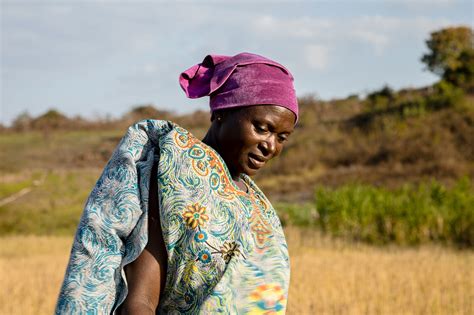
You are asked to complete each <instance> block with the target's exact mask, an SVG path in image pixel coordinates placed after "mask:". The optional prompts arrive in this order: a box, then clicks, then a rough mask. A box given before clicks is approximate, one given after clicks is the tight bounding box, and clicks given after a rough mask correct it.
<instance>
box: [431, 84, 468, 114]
mask: <svg viewBox="0 0 474 315" xmlns="http://www.w3.org/2000/svg"><path fill="white" fill-rule="evenodd" d="M433 90H434V92H433V93H432V94H431V95H429V96H428V97H427V98H426V102H427V107H428V108H429V109H434V110H437V109H441V108H445V107H452V106H454V105H455V104H456V103H458V102H459V101H460V100H461V98H462V97H463V95H464V92H463V90H462V89H461V88H459V87H456V86H455V85H453V84H452V83H449V82H448V81H445V80H441V81H440V82H438V83H436V84H435V85H434V86H433Z"/></svg>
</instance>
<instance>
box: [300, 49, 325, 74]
mask: <svg viewBox="0 0 474 315" xmlns="http://www.w3.org/2000/svg"><path fill="white" fill-rule="evenodd" d="M305 60H306V62H307V64H308V65H309V66H310V67H311V68H312V69H315V70H324V69H326V68H327V66H328V63H329V48H328V47H326V46H323V45H308V46H306V48H305Z"/></svg>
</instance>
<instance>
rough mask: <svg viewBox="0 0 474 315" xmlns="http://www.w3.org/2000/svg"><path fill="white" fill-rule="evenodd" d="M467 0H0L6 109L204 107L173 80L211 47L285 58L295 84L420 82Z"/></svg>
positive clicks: (353, 86) (1, 115)
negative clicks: (435, 39) (433, 40)
mask: <svg viewBox="0 0 474 315" xmlns="http://www.w3.org/2000/svg"><path fill="white" fill-rule="evenodd" d="M473 19H474V18H473V7H472V2H470V1H456V0H431V1H428V0H411V1H409V0H387V1H375V0H374V1H369V0H366V1H357V0H354V1H334V0H333V1H224V0H222V1H197V0H196V1H177V2H176V1H173V2H172V1H150V0H149V1H107V0H102V1H80V0H75V1H60V0H56V1H39V0H36V1H35V0H29V1H22V0H15V1H1V91H0V92H1V111H0V122H2V123H4V124H8V123H10V122H11V121H12V119H14V117H16V116H17V115H18V114H19V113H21V112H24V111H28V112H29V113H30V114H31V115H33V116H35V115H38V114H40V113H43V112H45V111H46V110H47V109H49V108H56V109H58V110H60V111H62V112H64V113H66V114H67V115H71V116H73V115H81V116H84V117H87V118H93V117H104V116H106V115H107V114H108V115H111V116H112V117H119V116H121V115H123V114H124V113H125V112H127V111H128V110H129V109H130V108H131V107H132V106H135V105H140V104H149V103H152V104H154V105H155V106H157V107H158V108H161V109H167V110H173V111H175V112H177V113H185V112H189V111H193V110H195V109H207V99H199V100H189V99H186V98H185V96H184V93H183V92H182V90H181V88H180V87H179V84H178V80H177V79H178V75H179V73H180V72H182V71H183V70H185V69H187V68H188V67H190V66H192V65H193V64H195V63H199V62H201V61H202V59H203V58H204V57H205V55H207V54H209V53H216V54H224V55H234V54H237V53H239V52H242V51H248V52H253V53H258V54H261V55H264V56H267V57H270V58H272V59H275V60H276V61H279V62H280V63H282V64H284V65H285V66H287V67H288V68H289V69H290V71H292V72H293V75H294V77H295V87H296V91H297V94H298V95H299V96H302V95H306V94H315V95H317V96H318V97H320V98H322V99H331V98H339V97H345V96H347V95H349V94H354V93H358V94H364V93H366V92H368V91H372V90H374V89H378V88H380V87H382V86H383V85H384V84H388V85H390V86H391V87H393V88H396V89H398V88H402V87H417V86H423V85H427V84H430V83H432V82H434V81H435V80H436V79H437V78H436V77H435V76H434V75H432V74H431V73H429V72H427V71H424V70H423V64H422V63H421V62H420V57H421V56H422V54H423V53H424V52H426V48H425V43H424V41H425V40H426V39H427V38H428V36H429V33H430V32H432V31H434V30H437V29H439V28H442V27H446V26H451V25H471V27H472V23H473Z"/></svg>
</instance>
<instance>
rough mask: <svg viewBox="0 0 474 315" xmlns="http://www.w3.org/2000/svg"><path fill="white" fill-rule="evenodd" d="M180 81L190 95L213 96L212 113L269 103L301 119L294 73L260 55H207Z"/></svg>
mask: <svg viewBox="0 0 474 315" xmlns="http://www.w3.org/2000/svg"><path fill="white" fill-rule="evenodd" d="M179 84H180V85H181V87H182V88H183V90H184V92H185V93H186V96H187V97H189V98H199V97H203V96H210V106H211V111H212V112H214V111H216V110H219V109H224V108H233V107H241V106H251V105H267V104H269V105H278V106H282V107H285V108H288V109H289V110H291V111H292V112H293V113H294V114H295V116H296V120H298V102H297V100H296V94H295V89H294V87H293V76H292V75H291V73H290V72H289V71H288V69H286V68H285V67H283V66H282V65H281V64H279V63H277V62H275V61H273V60H270V59H267V58H265V57H262V56H259V55H255V54H251V53H241V54H238V55H235V56H233V57H230V56H220V55H208V56H206V58H204V60H203V62H202V63H200V64H197V65H194V66H192V67H191V68H189V69H188V70H186V71H184V72H183V73H181V75H180V76H179Z"/></svg>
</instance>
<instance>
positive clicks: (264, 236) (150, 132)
mask: <svg viewBox="0 0 474 315" xmlns="http://www.w3.org/2000/svg"><path fill="white" fill-rule="evenodd" d="M154 161H158V173H157V180H158V199H159V209H160V220H161V227H162V231H163V239H164V242H165V245H166V249H167V252H168V269H167V278H166V286H165V289H164V293H163V295H162V297H161V300H160V304H159V310H158V311H159V312H160V313H169V314H196V313H201V312H202V313H210V312H212V313H226V314H236V313H238V314H247V313H251V314H281V313H284V312H285V307H286V299H287V294H288V285H289V271H290V270H289V259H288V250H287V246H286V242H285V238H284V235H283V231H282V228H281V224H280V221H279V219H278V217H277V215H276V214H275V211H274V209H273V208H272V206H271V204H270V202H269V201H268V200H267V198H266V197H265V196H264V194H263V193H262V192H261V191H260V190H259V189H258V187H257V186H256V185H255V183H254V182H253V181H252V180H251V179H250V178H249V177H248V176H246V175H243V176H242V179H243V181H244V182H245V183H246V185H247V187H248V192H243V191H241V190H239V188H238V187H237V186H236V185H235V184H234V182H233V181H232V179H231V177H230V174H229V171H228V169H227V167H226V165H225V163H224V161H223V160H222V158H221V157H220V156H219V155H218V153H217V152H216V151H214V150H213V149H212V148H211V147H209V146H207V145H206V144H204V143H203V142H201V141H200V140H198V139H196V138H195V137H193V136H192V135H191V134H190V133H189V132H188V131H186V130H185V129H183V128H181V127H179V126H177V125H175V124H173V123H171V122H167V121H157V120H146V121H142V122H139V123H137V124H136V125H134V126H132V127H130V128H129V130H128V132H127V134H126V135H125V137H124V138H123V139H122V141H121V142H120V144H119V146H118V147H117V149H116V150H115V152H114V154H113V156H112V158H111V160H110V161H109V163H108V164H107V166H106V168H105V170H104V172H103V173H102V175H101V177H100V179H99V181H98V182H97V184H96V186H95V187H94V189H93V191H92V193H91V195H90V197H89V199H88V201H87V203H86V206H85V209H84V213H83V215H82V217H81V221H80V223H79V227H78V230H77V233H76V237H75V240H74V244H73V247H72V250H71V257H70V261H69V265H68V268H67V270H66V275H65V279H64V283H63V285H62V288H61V292H60V295H59V300H58V303H57V307H56V313H57V314H71V313H73V314H78V313H80V314H83V313H84V314H85V313H87V314H110V313H113V312H114V311H115V310H116V309H117V307H118V306H119V305H120V304H121V303H122V302H123V301H124V299H125V297H126V295H127V286H126V281H125V277H124V272H123V267H124V266H125V265H127V264H129V263H130V262H132V261H133V260H134V259H136V258H137V257H138V255H139V254H140V253H141V252H142V251H143V249H144V247H145V245H146V243H147V211H148V187H149V181H150V174H151V169H152V166H153V163H154Z"/></svg>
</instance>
